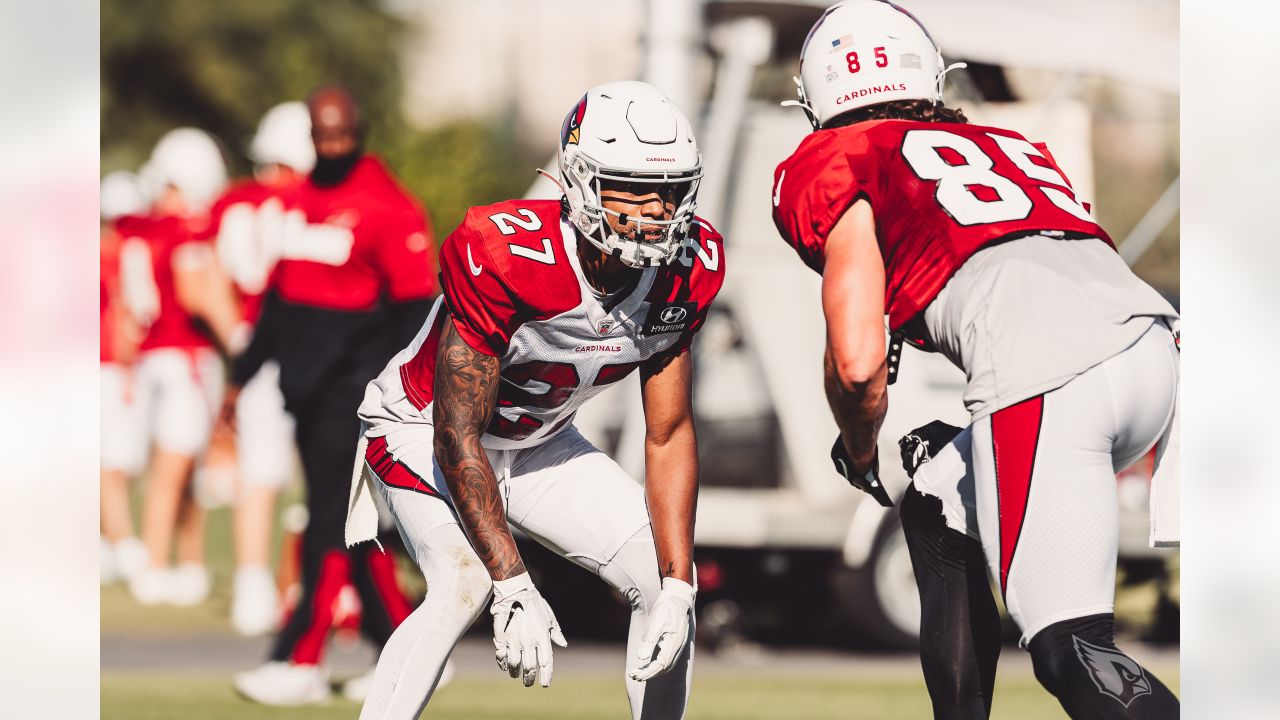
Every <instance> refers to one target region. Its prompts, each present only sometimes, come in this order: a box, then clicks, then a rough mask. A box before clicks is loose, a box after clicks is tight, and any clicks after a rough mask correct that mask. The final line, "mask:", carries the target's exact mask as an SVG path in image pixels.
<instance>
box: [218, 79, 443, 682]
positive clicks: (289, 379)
mask: <svg viewBox="0 0 1280 720" xmlns="http://www.w3.org/2000/svg"><path fill="white" fill-rule="evenodd" d="M307 108H308V110H309V112H310V118H311V139H312V142H313V144H314V147H315V155H316V160H315V167H314V169H313V170H312V171H311V174H310V175H309V176H308V178H307V180H306V182H304V183H303V184H302V185H301V187H300V188H299V189H298V192H297V195H296V197H295V202H294V204H293V206H292V208H291V210H290V212H289V217H288V218H287V219H286V224H287V226H288V227H287V230H286V234H285V241H284V248H283V253H282V256H281V258H280V260H279V262H278V264H277V266H276V270H275V274H274V276H273V278H272V282H271V289H270V291H269V292H268V293H267V296H266V298H265V299H264V301H263V307H262V316H261V318H260V319H259V321H258V325H257V328H256V330H255V332H254V334H253V340H252V342H251V344H250V345H249V347H248V349H247V350H246V351H245V352H244V353H243V354H242V355H241V356H240V357H238V358H236V361H235V363H234V364H233V367H232V374H231V383H232V385H231V389H230V392H229V393H228V395H227V400H226V402H227V403H232V402H236V401H237V398H238V396H239V395H240V393H241V392H242V391H241V388H243V387H245V385H246V384H247V383H248V382H249V380H250V379H251V378H252V377H253V375H254V374H255V373H257V372H258V371H259V369H260V368H261V367H262V364H263V363H264V362H266V361H267V360H271V359H274V360H275V361H276V362H277V363H279V366H280V389H281V391H282V393H283V396H284V401H285V408H286V409H287V410H288V411H289V413H290V414H292V415H293V417H294V420H295V422H296V442H297V446H298V450H299V453H300V455H301V457H302V466H303V476H304V478H305V481H306V490H307V516H308V520H307V526H306V530H305V531H304V533H303V537H302V568H301V584H302V592H301V595H300V597H299V600H298V603H297V606H296V607H295V608H294V609H293V612H292V613H291V614H290V616H289V619H288V620H287V621H286V623H285V626H284V628H283V629H282V631H281V632H280V634H279V635H278V636H277V637H276V641H275V644H274V647H273V648H272V651H271V656H270V660H269V661H268V662H267V663H266V664H264V665H262V666H260V667H258V668H257V669H255V670H252V671H249V672H244V673H240V674H238V675H237V676H236V677H235V680H234V685H235V688H236V690H238V691H239V692H240V693H241V694H242V695H244V696H245V697H248V698H249V699H251V700H255V701H257V702H261V703H265V704H269V705H298V704H305V703H313V702H322V701H324V700H327V699H328V697H329V685H328V674H327V671H326V670H325V668H324V667H323V666H322V664H321V660H322V658H323V656H324V647H325V643H326V640H327V637H328V635H329V630H330V628H331V627H332V624H333V617H334V607H335V602H336V601H337V599H338V593H339V592H340V590H341V588H342V586H343V585H345V584H346V583H347V582H348V581H349V582H350V583H351V584H352V585H354V587H355V589H356V591H357V593H358V594H359V597H360V604H361V631H362V633H363V634H364V636H365V637H366V638H368V639H369V640H370V642H371V643H373V645H374V647H375V648H376V649H379V650H380V649H381V648H382V646H383V644H385V643H386V640H387V638H389V637H390V635H391V632H392V631H393V630H394V629H395V627H396V626H397V625H399V624H400V622H401V621H402V620H404V618H405V617H407V616H408V614H409V612H410V610H411V607H410V605H409V602H408V600H407V599H406V598H405V596H404V595H403V593H402V592H401V591H400V588H399V585H398V583H397V581H396V577H395V565H394V560H393V559H392V556H391V555H390V554H387V553H384V552H382V551H381V550H380V549H379V548H378V547H377V546H374V545H369V544H365V545H361V546H359V547H357V548H354V549H352V550H350V551H348V550H347V548H346V547H345V542H344V538H343V525H344V521H345V518H346V503H347V498H348V494H349V491H350V487H351V470H352V458H353V453H354V451H355V446H356V441H357V437H358V433H359V429H360V425H359V421H358V419H357V418H356V415H355V410H356V407H357V406H358V405H359V404H360V401H361V399H362V398H363V395H364V385H365V382H366V381H367V379H368V377H371V376H372V375H373V374H376V373H377V371H378V370H379V369H380V368H381V367H382V366H383V365H385V364H386V361H387V360H388V359H389V358H390V357H391V356H392V355H393V354H394V353H395V352H396V350H398V348H399V347H400V346H402V345H404V344H407V343H408V342H409V340H410V339H412V337H413V336H414V334H415V333H416V332H417V330H418V327H419V326H420V325H421V323H422V320H423V318H425V317H426V315H427V312H428V310H429V308H430V303H431V301H432V300H434V298H435V295H436V294H437V292H438V290H437V286H436V279H435V261H434V243H433V241H432V237H431V230H430V229H429V225H428V221H427V216H426V212H425V210H424V209H423V208H422V206H421V205H420V204H419V203H418V202H417V201H416V200H414V199H413V198H412V197H411V196H410V195H409V194H408V193H407V192H406V191H405V190H404V189H403V187H402V186H401V185H400V182H399V181H398V180H397V179H396V178H395V177H394V176H393V175H392V174H391V172H390V171H389V170H388V169H387V167H386V165H385V164H384V163H383V162H382V161H381V160H380V159H379V158H377V157H376V156H374V155H372V154H368V153H366V152H365V151H364V123H363V120H362V117H361V113H360V107H359V105H358V104H357V102H356V99H355V97H354V96H353V95H352V94H351V92H350V91H348V90H346V89H345V88H342V87H339V86H322V87H320V88H317V89H316V90H314V91H313V92H312V93H311V94H310V95H309V96H308V99H307ZM226 412H227V411H226V410H224V414H225V413H226ZM370 673H371V671H370ZM370 673H366V674H364V675H361V676H359V677H357V678H355V679H353V680H351V681H349V682H348V683H347V685H346V686H345V687H344V694H345V695H347V696H348V697H350V698H353V699H354V698H362V697H363V696H364V694H366V693H367V691H368V685H369V682H370V679H371V678H370Z"/></svg>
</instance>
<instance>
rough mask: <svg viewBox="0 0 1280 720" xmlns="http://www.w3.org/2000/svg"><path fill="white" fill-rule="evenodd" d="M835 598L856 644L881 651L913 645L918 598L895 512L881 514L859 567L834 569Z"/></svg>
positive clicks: (916, 633)
mask: <svg viewBox="0 0 1280 720" xmlns="http://www.w3.org/2000/svg"><path fill="white" fill-rule="evenodd" d="M835 597H836V598H837V601H838V602H839V604H840V605H841V606H842V607H841V610H842V612H843V614H844V616H845V619H846V621H847V623H848V625H849V627H850V629H851V630H852V631H853V633H854V636H855V637H856V638H858V639H859V640H862V641H865V642H869V643H871V644H873V645H874V646H876V647H879V648H883V649H887V650H908V649H912V648H916V647H918V646H919V643H920V595H919V593H918V592H917V591H916V578H915V574H914V573H913V571H912V568H911V554H910V553H909V552H908V550H907V540H906V538H905V537H903V535H902V522H901V520H899V518H898V513H897V512H891V513H889V514H888V515H886V516H885V520H884V523H883V524H882V525H881V527H880V530H879V532H877V533H876V541H875V545H874V546H873V547H872V549H871V554H870V555H869V556H868V557H867V562H866V564H865V565H863V566H862V567H861V568H858V569H856V570H854V569H849V568H841V570H839V571H837V573H836V577H835Z"/></svg>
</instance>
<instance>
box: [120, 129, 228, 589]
mask: <svg viewBox="0 0 1280 720" xmlns="http://www.w3.org/2000/svg"><path fill="white" fill-rule="evenodd" d="M141 176H142V179H143V182H144V183H145V184H146V187H147V188H148V190H149V192H150V193H151V194H152V197H153V198H154V200H153V203H152V206H151V217H150V219H149V220H148V221H147V222H146V223H144V224H142V225H141V226H140V227H139V228H137V232H135V233H134V234H133V235H132V236H131V237H130V238H128V239H127V240H126V241H125V248H124V250H123V251H122V252H123V253H125V254H126V255H127V256H129V255H136V256H137V257H149V259H150V262H145V263H144V262H133V263H128V264H126V265H125V266H124V267H123V271H122V289H123V296H124V300H125V305H126V307H127V308H128V309H129V313H130V315H131V316H132V317H133V320H134V321H135V322H137V323H138V324H139V325H141V326H143V327H145V328H146V335H145V337H144V338H143V340H142V342H141V344H140V346H139V355H138V373H137V380H138V392H139V398H140V402H141V407H142V412H143V414H144V416H145V421H146V428H147V438H148V440H149V444H150V445H151V447H152V450H151V462H150V466H149V472H148V479H147V488H146V494H145V498H144V501H143V507H142V540H143V542H144V543H145V544H146V547H147V553H148V562H147V566H146V568H144V569H143V570H141V571H139V572H138V573H137V574H136V575H135V576H134V577H133V578H132V579H131V580H130V590H131V591H132V592H133V595H134V597H135V598H136V599H137V600H138V601H139V602H141V603H143V604H146V605H154V604H159V603H170V604H175V605H195V604H198V603H200V602H202V601H203V600H204V599H205V598H206V597H207V596H208V594H209V590H210V585H211V581H210V576H209V572H208V570H207V568H206V567H205V565H204V513H203V511H202V510H201V509H200V508H199V507H198V505H197V504H196V503H195V501H194V497H193V493H192V488H191V478H192V473H193V470H194V467H195V462H196V459H197V457H199V456H200V455H201V454H202V453H203V452H204V451H205V449H206V448H207V446H208V443H209V436H210V432H211V430H212V427H213V420H214V417H215V413H216V411H217V408H218V403H219V402H220V400H221V396H222V388H223V382H224V377H223V372H224V371H223V366H222V362H221V359H220V358H219V355H218V352H217V350H216V346H215V339H216V340H217V342H220V343H221V344H222V345H223V347H230V346H231V345H232V343H233V336H234V334H235V328H236V326H237V324H238V323H239V316H238V311H237V309H236V307H235V299H234V297H233V296H232V295H231V294H230V289H229V287H228V286H227V284H226V283H225V279H224V278H223V277H222V275H221V273H220V271H219V270H218V268H217V265H216V263H214V261H213V251H212V248H211V247H210V245H209V244H208V243H207V242H203V241H201V240H200V239H199V238H200V235H201V233H202V232H204V231H205V228H206V227H207V223H208V210H209V204H210V202H212V200H213V199H214V197H216V195H217V193H218V192H219V191H221V190H222V188H223V186H224V185H225V184H226V167H225V164H224V161H223V157H222V153H221V151H220V150H219V148H218V145H217V143H216V142H215V141H214V139H213V138H212V137H211V136H210V135H208V134H207V133H205V132H203V131H201V130H197V129H195V128H178V129H176V130H172V131H170V132H169V133H167V134H166V135H165V136H164V137H162V138H161V139H160V142H158V143H157V144H156V147H155V150H154V151H153V152H152V154H151V158H150V160H149V161H148V162H147V164H146V165H145V166H144V168H143V170H142V173H141ZM171 543H173V544H175V545H176V555H177V566H176V567H170V565H169V557H170V550H171V547H170V545H171Z"/></svg>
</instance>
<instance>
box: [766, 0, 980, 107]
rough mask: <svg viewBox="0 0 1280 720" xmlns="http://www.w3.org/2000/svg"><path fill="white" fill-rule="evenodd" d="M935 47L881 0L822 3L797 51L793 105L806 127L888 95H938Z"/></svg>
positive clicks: (906, 16) (940, 72) (938, 98)
mask: <svg viewBox="0 0 1280 720" xmlns="http://www.w3.org/2000/svg"><path fill="white" fill-rule="evenodd" d="M957 67H964V64H963V63H957V64H956V65H953V66H951V67H948V68H946V69H943V65H942V53H941V52H940V51H939V50H938V46H937V45H936V44H935V43H934V42H933V38H932V37H931V36H930V35H929V31H928V30H926V29H925V27H924V25H921V24H920V21H919V20H917V19H916V18H915V16H914V15H912V14H911V13H909V12H907V11H906V10H905V9H903V8H901V7H899V6H898V5H895V4H894V3H892V2H889V1H888V0H845V1H844V2H841V3H837V4H835V5H832V6H831V7H829V8H827V10H826V12H824V13H822V17H820V18H818V22H816V23H814V25H813V27H812V28H811V29H810V30H809V36H808V37H806V38H805V41H804V47H803V49H801V51H800V77H798V78H796V91H797V94H798V95H799V96H800V100H799V101H798V102H797V101H789V102H787V103H783V104H784V105H799V106H800V107H802V108H804V110H805V112H806V113H807V114H808V115H809V122H811V123H813V129H814V130H817V129H818V128H820V127H822V125H823V124H824V123H826V122H827V121H828V120H830V119H831V118H833V117H835V116H836V115H839V114H841V113H844V112H848V111H849V110H855V109H857V108H860V107H866V106H868V105H877V104H879V103H883V102H890V101H892V100H916V99H920V100H932V101H934V102H936V103H940V102H942V81H943V77H944V76H945V75H946V74H947V72H948V71H950V70H952V69H954V68H957Z"/></svg>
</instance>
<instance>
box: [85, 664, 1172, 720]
mask: <svg viewBox="0 0 1280 720" xmlns="http://www.w3.org/2000/svg"><path fill="white" fill-rule="evenodd" d="M1162 679H1163V680H1165V681H1166V682H1169V683H1170V684H1171V686H1173V687H1174V691H1175V692H1177V679H1178V678H1177V676H1176V675H1171V674H1169V673H1165V674H1163V676H1162ZM620 685H621V683H620V681H613V680H603V679H601V680H574V679H572V678H564V679H560V678H557V679H556V682H555V685H554V686H553V687H551V688H548V689H542V688H531V689H526V688H524V687H521V686H520V685H519V684H518V683H516V682H514V681H511V680H510V679H508V678H503V677H495V679H493V680H482V679H476V678H464V679H459V680H457V681H455V682H454V683H452V684H450V685H449V686H447V687H445V688H444V689H442V690H441V691H440V692H439V693H438V694H437V695H436V697H435V698H434V699H433V700H432V703H431V708H430V710H429V711H428V712H427V713H426V714H425V715H424V717H426V718H431V719H433V720H508V719H509V718H512V717H517V718H520V719H521V720H553V719H554V720H587V719H588V718H591V719H592V720H596V719H598V718H627V717H629V714H628V711H627V702H626V698H625V696H624V695H623V692H622V688H621V687H620ZM358 713H359V707H358V706H356V705H355V704H354V703H350V702H347V701H345V700H337V699H335V700H333V701H332V702H331V703H330V704H329V705H325V706H321V707H310V708H263V707H260V706H255V705H251V704H249V703H247V702H245V701H244V700H241V699H240V698H239V697H237V696H236V695H235V694H234V693H233V692H232V690H231V687H230V685H229V684H228V682H227V679H226V678H225V677H211V676H190V675H178V676H160V675H145V676H143V675H122V674H113V673H107V674H104V675H103V677H102V717H103V718H104V719H110V720H169V719H170V718H184V719H186V720H233V719H234V720H254V719H255V718H264V719H268V718H269V719H270V720H300V719H301V718H309V719H313V720H330V719H337V718H343V719H344V720H350V718H354V717H355V716H356V715H357V714H358ZM930 715H931V713H930V708H929V699H928V695H926V693H925V688H924V684H923V682H922V681H919V680H906V679H904V680H886V679H884V678H877V679H875V680H864V681H858V680H856V679H854V678H840V677H826V678H803V679H765V678H763V677H758V676H744V677H742V678H724V677H717V678H706V679H700V678H696V677H695V679H694V686H693V698H692V700H691V702H690V707H689V713H688V715H687V718H688V720H757V719H758V720H778V719H779V718H805V719H806V720H808V719H812V720H827V719H828V718H830V719H832V720H834V719H836V718H839V719H840V720H847V718H851V717H857V718H861V719H863V720H878V719H883V720H900V719H901V718H923V717H929V716H930ZM991 717H992V718H993V719H997V720H998V719H1000V718H1004V719H1006V720H1012V719H1013V718H1061V717H1065V715H1064V714H1063V713H1062V711H1061V709H1060V708H1059V707H1058V705H1057V702H1056V701H1054V700H1053V699H1052V698H1050V697H1049V695H1048V694H1047V693H1045V692H1044V690H1042V689H1041V688H1040V686H1039V685H1038V684H1037V683H1036V681H1035V679H1034V678H1032V677H1030V676H1025V677H1015V678H1011V679H1009V680H1003V681H1001V682H1000V683H999V684H998V685H997V688H996V703H995V707H994V708H993V711H992V714H991Z"/></svg>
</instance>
